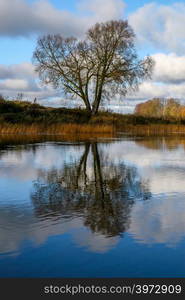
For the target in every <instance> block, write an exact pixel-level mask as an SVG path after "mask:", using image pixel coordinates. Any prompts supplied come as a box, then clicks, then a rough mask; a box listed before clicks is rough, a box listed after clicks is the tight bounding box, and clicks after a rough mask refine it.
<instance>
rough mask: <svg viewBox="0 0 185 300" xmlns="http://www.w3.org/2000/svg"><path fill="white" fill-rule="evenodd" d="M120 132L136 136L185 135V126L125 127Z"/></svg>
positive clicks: (152, 125)
mask: <svg viewBox="0 0 185 300" xmlns="http://www.w3.org/2000/svg"><path fill="white" fill-rule="evenodd" d="M118 131H119V132H123V133H126V134H129V135H135V136H168V135H170V136H171V135H185V125H181V124H177V125H176V124H150V125H127V126H126V125H124V126H122V127H120V128H119V130H118Z"/></svg>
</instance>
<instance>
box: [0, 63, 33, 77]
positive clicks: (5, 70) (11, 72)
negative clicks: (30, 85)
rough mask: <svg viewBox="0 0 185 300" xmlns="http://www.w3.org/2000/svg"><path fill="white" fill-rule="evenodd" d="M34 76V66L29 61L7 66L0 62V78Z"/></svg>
mask: <svg viewBox="0 0 185 300" xmlns="http://www.w3.org/2000/svg"><path fill="white" fill-rule="evenodd" d="M35 76H36V74H35V72H34V66H33V65H32V64H31V63H29V62H23V63H21V64H14V65H9V66H7V65H2V64H0V80H2V79H7V78H11V79H15V78H25V77H29V78H32V77H35Z"/></svg>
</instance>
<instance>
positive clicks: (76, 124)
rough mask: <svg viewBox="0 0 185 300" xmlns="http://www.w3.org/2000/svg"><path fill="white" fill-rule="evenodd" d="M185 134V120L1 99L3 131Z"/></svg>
mask: <svg viewBox="0 0 185 300" xmlns="http://www.w3.org/2000/svg"><path fill="white" fill-rule="evenodd" d="M117 132H121V133H123V134H129V135H130V134H131V135H136V136H137V135H143V136H147V135H155V136H157V135H170V134H182V135H184V134H185V122H184V120H181V122H177V121H175V120H173V119H171V120H167V119H165V120H164V119H158V118H146V117H142V116H138V115H136V114H127V115H124V114H118V113H112V112H107V111H101V112H99V113H98V114H97V115H95V116H91V115H90V114H89V113H88V112H86V111H85V110H84V109H69V108H51V107H44V106H41V105H39V104H33V103H30V102H26V101H6V100H0V134H32V135H35V134H46V135H53V134H54V135H74V136H77V135H89V136H92V137H93V136H99V135H107V136H108V135H110V136H112V135H114V134H115V133H117Z"/></svg>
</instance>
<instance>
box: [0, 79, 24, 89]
mask: <svg viewBox="0 0 185 300" xmlns="http://www.w3.org/2000/svg"><path fill="white" fill-rule="evenodd" d="M28 87H29V84H28V81H27V80H24V79H6V80H4V81H3V82H0V89H2V90H3V89H10V90H16V91H17V90H21V91H23V90H27V89H28Z"/></svg>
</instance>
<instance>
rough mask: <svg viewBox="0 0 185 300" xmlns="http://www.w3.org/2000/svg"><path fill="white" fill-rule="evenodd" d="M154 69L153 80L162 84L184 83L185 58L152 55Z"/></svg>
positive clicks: (169, 55)
mask: <svg viewBox="0 0 185 300" xmlns="http://www.w3.org/2000/svg"><path fill="white" fill-rule="evenodd" d="M152 57H153V59H154V60H155V68H154V74H153V80H154V81H158V82H164V83H182V82H184V83H185V56H178V55H176V54H175V53H171V54H164V53H157V54H154V55H153V56H152Z"/></svg>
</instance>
